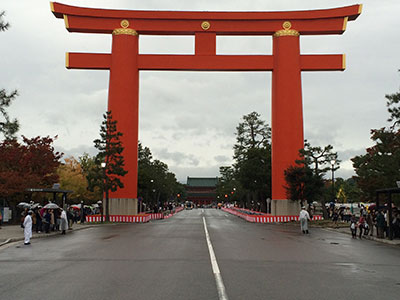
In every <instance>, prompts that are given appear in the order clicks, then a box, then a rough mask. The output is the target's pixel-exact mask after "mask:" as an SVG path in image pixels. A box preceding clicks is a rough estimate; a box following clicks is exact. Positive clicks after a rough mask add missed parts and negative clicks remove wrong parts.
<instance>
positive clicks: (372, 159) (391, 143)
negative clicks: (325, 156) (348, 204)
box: [352, 91, 400, 201]
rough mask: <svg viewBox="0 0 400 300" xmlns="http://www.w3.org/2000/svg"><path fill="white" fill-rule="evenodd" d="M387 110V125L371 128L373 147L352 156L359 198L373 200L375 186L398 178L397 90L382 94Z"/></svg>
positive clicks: (399, 101) (399, 105)
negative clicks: (389, 124)
mask: <svg viewBox="0 0 400 300" xmlns="http://www.w3.org/2000/svg"><path fill="white" fill-rule="evenodd" d="M385 98H386V106H387V109H388V112H389V115H390V116H389V118H388V121H389V122H392V125H391V126H389V127H388V128H386V127H382V128H380V129H372V130H371V140H372V141H373V142H374V145H373V146H372V147H369V148H367V149H366V153H365V154H364V155H358V156H356V157H354V158H352V162H353V167H354V169H355V172H356V176H354V179H355V181H356V183H357V185H358V187H359V188H360V190H361V200H363V201H372V200H373V199H375V191H376V190H377V189H383V188H391V187H395V186H396V181H399V180H400V175H399V171H400V129H399V124H400V91H399V92H397V93H393V94H388V95H386V96H385Z"/></svg>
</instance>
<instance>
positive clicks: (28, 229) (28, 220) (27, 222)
mask: <svg viewBox="0 0 400 300" xmlns="http://www.w3.org/2000/svg"><path fill="white" fill-rule="evenodd" d="M31 216H32V211H31V210H29V211H28V214H27V215H26V216H25V219H24V223H23V225H22V226H23V227H24V237H25V240H24V245H30V244H31V242H30V240H31V237H32V217H31Z"/></svg>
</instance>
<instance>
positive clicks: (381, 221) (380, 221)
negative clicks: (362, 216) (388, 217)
mask: <svg viewBox="0 0 400 300" xmlns="http://www.w3.org/2000/svg"><path fill="white" fill-rule="evenodd" d="M384 228H385V216H384V215H383V214H382V211H380V210H379V211H378V214H377V215H376V229H377V232H378V233H377V236H378V238H380V239H383V231H384Z"/></svg>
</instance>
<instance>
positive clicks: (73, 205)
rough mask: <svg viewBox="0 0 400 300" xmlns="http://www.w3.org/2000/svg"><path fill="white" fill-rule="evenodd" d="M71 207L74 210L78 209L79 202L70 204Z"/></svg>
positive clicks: (79, 207) (79, 206)
mask: <svg viewBox="0 0 400 300" xmlns="http://www.w3.org/2000/svg"><path fill="white" fill-rule="evenodd" d="M71 207H72V208H73V209H75V210H80V209H81V205H80V204H72V205H71Z"/></svg>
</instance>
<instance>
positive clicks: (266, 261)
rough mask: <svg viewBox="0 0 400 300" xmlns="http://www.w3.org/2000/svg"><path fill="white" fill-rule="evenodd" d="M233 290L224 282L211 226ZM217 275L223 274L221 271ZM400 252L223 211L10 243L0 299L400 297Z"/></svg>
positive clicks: (4, 253)
mask: <svg viewBox="0 0 400 300" xmlns="http://www.w3.org/2000/svg"><path fill="white" fill-rule="evenodd" d="M203 219H204V220H205V223H206V228H207V231H208V234H209V238H210V243H211V245H212V248H213V251H214V253H215V263H216V264H217V266H218V270H219V271H220V274H219V275H220V278H221V283H222V284H223V287H224V292H225V294H223V293H222V294H221V291H220V284H219V283H218V282H217V281H216V278H217V277H218V276H216V275H215V274H214V273H215V268H214V267H213V266H212V262H211V260H210V252H209V245H208V244H207V240H206V233H205V226H204V223H203ZM213 272H214V273H213ZM399 295H400V248H399V247H393V246H388V245H382V244H379V243H376V242H373V241H365V240H364V241H360V240H353V239H351V237H350V236H349V235H344V234H340V233H335V232H329V231H326V230H323V229H314V228H312V230H311V234H310V235H302V234H301V233H300V230H299V228H297V227H294V226H291V225H271V224H253V223H247V222H246V221H244V220H242V219H240V218H237V217H235V216H232V215H230V214H228V213H225V212H222V211H220V210H215V209H205V210H203V209H195V210H191V211H183V212H181V213H178V214H177V215H175V216H174V217H172V218H170V219H167V220H159V221H153V222H150V223H145V224H117V225H107V226H98V227H94V228H90V229H86V230H81V231H77V232H73V233H69V234H67V235H66V236H61V235H60V236H57V237H49V238H45V239H37V240H32V245H30V246H24V245H23V243H22V242H19V243H13V244H9V245H7V246H6V247H2V248H0V299H2V300H8V299H146V300H147V299H167V300H168V299H174V300H176V299H182V300H183V299H184V300H189V299H204V300H208V299H217V300H219V299H231V300H232V299H241V300H242V299H307V300H309V299H335V300H337V299H366V298H368V299H399ZM224 297H225V298H224Z"/></svg>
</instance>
